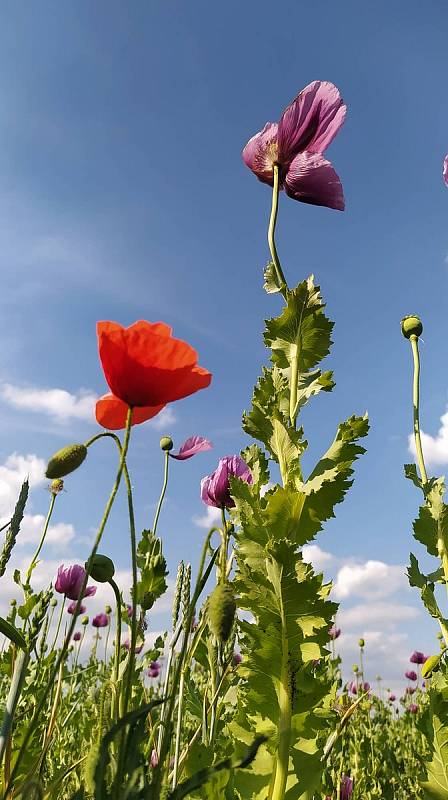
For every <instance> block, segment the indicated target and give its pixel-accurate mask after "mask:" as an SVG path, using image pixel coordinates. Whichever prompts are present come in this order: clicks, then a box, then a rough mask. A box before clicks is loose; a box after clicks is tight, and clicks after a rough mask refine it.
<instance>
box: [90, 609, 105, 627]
mask: <svg viewBox="0 0 448 800" xmlns="http://www.w3.org/2000/svg"><path fill="white" fill-rule="evenodd" d="M92 625H93V627H94V628H107V626H108V625H109V617H108V616H107V614H104V612H102V613H101V614H97V615H96V617H94V618H93V619H92Z"/></svg>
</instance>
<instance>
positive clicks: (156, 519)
mask: <svg viewBox="0 0 448 800" xmlns="http://www.w3.org/2000/svg"><path fill="white" fill-rule="evenodd" d="M169 463H170V454H169V452H168V451H167V452H166V453H165V465H164V469H163V485H162V491H161V492H160V497H159V502H158V503H157V508H156V514H155V517H154V522H153V524H152V532H153V534H154V536H155V534H156V530H157V524H158V522H159V517H160V512H161V510H162V504H163V501H164V498H165V494H166V487H167V486H168V467H169Z"/></svg>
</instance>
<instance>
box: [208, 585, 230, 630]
mask: <svg viewBox="0 0 448 800" xmlns="http://www.w3.org/2000/svg"><path fill="white" fill-rule="evenodd" d="M235 613H236V603H235V598H234V596H233V592H232V589H231V588H230V586H229V585H228V584H227V583H226V584H222V583H219V584H218V586H215V588H214V589H213V592H212V593H211V595H210V597H209V599H208V624H209V627H210V630H211V632H212V633H213V635H214V636H215V637H216V638H217V639H218V640H219V641H220V642H226V641H227V639H228V638H229V636H230V633H231V631H232V625H233V621H234V619H235Z"/></svg>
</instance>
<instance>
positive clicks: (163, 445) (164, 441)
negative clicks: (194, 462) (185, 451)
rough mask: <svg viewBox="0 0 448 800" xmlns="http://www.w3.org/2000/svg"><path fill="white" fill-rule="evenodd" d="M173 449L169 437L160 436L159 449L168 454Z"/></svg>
mask: <svg viewBox="0 0 448 800" xmlns="http://www.w3.org/2000/svg"><path fill="white" fill-rule="evenodd" d="M173 447H174V445H173V440H172V438H171V436H162V438H161V440H160V449H161V450H163V452H164V453H169V452H170V450H172V449H173Z"/></svg>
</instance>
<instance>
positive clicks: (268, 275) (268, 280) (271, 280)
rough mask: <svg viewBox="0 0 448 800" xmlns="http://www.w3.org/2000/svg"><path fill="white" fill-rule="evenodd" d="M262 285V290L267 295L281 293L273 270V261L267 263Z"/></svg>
mask: <svg viewBox="0 0 448 800" xmlns="http://www.w3.org/2000/svg"><path fill="white" fill-rule="evenodd" d="M263 277H264V284H263V289H264V290H265V291H266V292H267V293H268V294H276V293H277V292H280V291H281V288H282V287H281V285H280V283H279V280H278V275H277V270H276V269H275V265H274V262H273V261H268V263H267V264H266V266H265V268H264V271H263Z"/></svg>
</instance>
